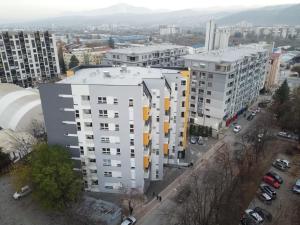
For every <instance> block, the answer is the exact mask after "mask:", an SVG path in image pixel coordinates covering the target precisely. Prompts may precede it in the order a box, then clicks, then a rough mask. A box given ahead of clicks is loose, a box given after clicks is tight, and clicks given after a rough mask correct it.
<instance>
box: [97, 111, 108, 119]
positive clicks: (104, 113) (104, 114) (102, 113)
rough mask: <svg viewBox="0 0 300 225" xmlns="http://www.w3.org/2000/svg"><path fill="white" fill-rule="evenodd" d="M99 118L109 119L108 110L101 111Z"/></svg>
mask: <svg viewBox="0 0 300 225" xmlns="http://www.w3.org/2000/svg"><path fill="white" fill-rule="evenodd" d="M99 117H105V118H106V117H108V114H107V110H105V109H100V110H99Z"/></svg>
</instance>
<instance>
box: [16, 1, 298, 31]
mask: <svg viewBox="0 0 300 225" xmlns="http://www.w3.org/2000/svg"><path fill="white" fill-rule="evenodd" d="M211 18H214V19H216V20H217V22H218V24H220V25H231V24H236V23H238V22H241V21H247V22H250V23H252V24H254V25H261V26H267V25H274V24H287V25H300V4H289V5H277V6H268V7H260V8H251V9H249V8H248V9H245V8H240V9H237V8H231V9H229V8H227V9H222V8H217V9H216V8H210V9H202V10H198V9H184V10H177V11H168V10H151V9H148V8H144V7H135V6H131V5H128V4H124V3H123V4H117V5H113V6H110V7H107V8H102V9H95V10H89V11H82V12H65V13H64V14H63V15H62V16H60V17H53V18H47V19H40V20H35V21H30V22H26V24H30V25H37V26H38V25H44V26H47V25H53V24H54V25H60V26H70V27H76V26H86V25H100V24H122V25H133V26H157V25H159V24H175V25H179V26H204V24H205V23H206V22H207V21H208V20H209V19H211ZM19 24H20V23H19Z"/></svg>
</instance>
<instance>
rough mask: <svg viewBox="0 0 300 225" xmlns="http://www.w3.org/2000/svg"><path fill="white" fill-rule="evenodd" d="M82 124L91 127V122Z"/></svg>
mask: <svg viewBox="0 0 300 225" xmlns="http://www.w3.org/2000/svg"><path fill="white" fill-rule="evenodd" d="M84 125H85V126H86V127H93V123H91V122H85V123H84Z"/></svg>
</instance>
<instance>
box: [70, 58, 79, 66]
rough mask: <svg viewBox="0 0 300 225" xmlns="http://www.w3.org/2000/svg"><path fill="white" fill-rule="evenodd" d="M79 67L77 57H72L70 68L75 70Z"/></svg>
mask: <svg viewBox="0 0 300 225" xmlns="http://www.w3.org/2000/svg"><path fill="white" fill-rule="evenodd" d="M78 65H79V60H78V59H77V57H76V56H75V55H72V56H71V58H70V62H69V68H70V69H71V68H74V67H76V66H78Z"/></svg>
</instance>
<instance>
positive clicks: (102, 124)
mask: <svg viewBox="0 0 300 225" xmlns="http://www.w3.org/2000/svg"><path fill="white" fill-rule="evenodd" d="M100 130H108V123H100Z"/></svg>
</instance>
